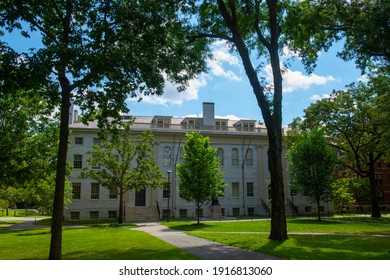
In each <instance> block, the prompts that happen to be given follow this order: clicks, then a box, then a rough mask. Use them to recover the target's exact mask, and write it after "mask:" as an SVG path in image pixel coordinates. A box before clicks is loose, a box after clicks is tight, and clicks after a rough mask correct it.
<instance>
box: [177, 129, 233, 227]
mask: <svg viewBox="0 0 390 280" xmlns="http://www.w3.org/2000/svg"><path fill="white" fill-rule="evenodd" d="M186 137H187V141H186V143H185V145H184V146H183V149H184V162H183V163H182V164H178V165H177V173H178V178H179V185H180V190H179V192H180V196H181V197H182V198H184V199H185V200H186V201H187V202H194V204H195V206H196V209H197V213H196V216H197V223H198V224H199V223H200V208H201V206H202V204H204V203H206V202H208V201H210V200H212V199H213V198H215V197H217V196H218V195H219V194H220V193H221V192H222V190H223V188H224V187H226V185H225V184H224V183H223V181H224V180H223V173H222V172H221V170H220V165H219V164H220V159H219V158H218V157H217V156H216V154H217V149H214V148H213V147H211V146H210V139H209V138H208V137H203V136H202V135H201V134H200V133H199V132H192V133H187V135H186Z"/></svg>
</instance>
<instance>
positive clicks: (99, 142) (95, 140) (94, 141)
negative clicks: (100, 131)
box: [93, 138, 102, 146]
mask: <svg viewBox="0 0 390 280" xmlns="http://www.w3.org/2000/svg"><path fill="white" fill-rule="evenodd" d="M93 144H94V145H99V146H100V145H101V144H102V139H100V138H93Z"/></svg>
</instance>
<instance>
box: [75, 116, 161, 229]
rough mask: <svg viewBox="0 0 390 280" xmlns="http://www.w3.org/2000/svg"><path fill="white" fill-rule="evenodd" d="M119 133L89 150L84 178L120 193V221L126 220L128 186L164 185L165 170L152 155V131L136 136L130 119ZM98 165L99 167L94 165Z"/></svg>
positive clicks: (142, 187) (131, 188)
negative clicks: (125, 202) (125, 200)
mask: <svg viewBox="0 0 390 280" xmlns="http://www.w3.org/2000/svg"><path fill="white" fill-rule="evenodd" d="M123 128H124V130H123V131H121V132H119V134H118V135H112V136H111V137H106V138H105V139H103V141H102V144H101V145H94V146H93V149H92V150H90V151H88V154H90V155H91V156H92V157H91V158H89V159H88V163H89V165H90V166H89V167H87V168H84V170H83V172H82V173H81V174H80V177H81V178H91V179H93V180H94V181H96V182H98V183H99V184H101V185H102V186H103V187H106V188H108V189H109V190H110V191H112V192H114V193H117V194H119V205H118V209H119V217H118V221H119V223H120V224H122V223H124V208H123V202H124V200H123V199H124V194H125V193H126V192H128V191H129V190H135V191H140V190H143V189H145V188H146V187H147V186H150V187H152V188H156V187H162V186H163V178H164V176H163V174H162V173H161V171H160V168H159V166H158V164H157V163H156V162H155V160H154V158H153V134H152V132H150V131H147V132H144V133H141V134H139V135H137V136H136V137H135V136H134V134H133V133H132V132H131V129H130V123H127V124H124V127H123ZM95 166H98V167H99V168H94V167H95Z"/></svg>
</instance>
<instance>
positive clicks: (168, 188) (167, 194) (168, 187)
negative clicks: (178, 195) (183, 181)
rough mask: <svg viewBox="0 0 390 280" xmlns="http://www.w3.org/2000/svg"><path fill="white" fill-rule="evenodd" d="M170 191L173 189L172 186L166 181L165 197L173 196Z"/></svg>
mask: <svg viewBox="0 0 390 280" xmlns="http://www.w3.org/2000/svg"><path fill="white" fill-rule="evenodd" d="M170 191H171V189H170V186H169V185H168V183H166V184H165V185H164V189H163V198H168V197H171V194H170Z"/></svg>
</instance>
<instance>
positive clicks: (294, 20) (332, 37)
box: [285, 0, 390, 71]
mask: <svg viewBox="0 0 390 280" xmlns="http://www.w3.org/2000/svg"><path fill="white" fill-rule="evenodd" d="M389 9H390V3H389V1H386V0H304V1H297V3H296V5H293V6H292V7H291V9H290V11H289V13H288V14H287V17H286V21H287V22H288V23H289V25H292V24H295V25H296V26H295V28H291V29H288V30H286V31H285V32H286V39H287V40H288V42H289V47H290V48H291V49H292V50H295V51H297V52H299V53H300V55H301V56H302V58H303V61H304V63H305V64H306V66H307V67H308V68H309V69H312V68H311V66H313V65H315V61H316V59H317V57H318V54H319V52H320V51H327V50H328V49H329V48H330V47H331V46H332V44H333V43H334V42H336V41H341V40H342V41H343V44H344V48H343V50H342V51H341V52H340V53H339V56H340V57H341V58H342V59H345V60H355V62H356V64H357V65H358V66H359V68H360V69H362V70H363V71H365V70H366V69H375V68H377V67H379V68H383V69H387V70H386V71H389V68H388V67H389V66H390V65H389V58H390V39H389V38H390V27H389Z"/></svg>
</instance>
